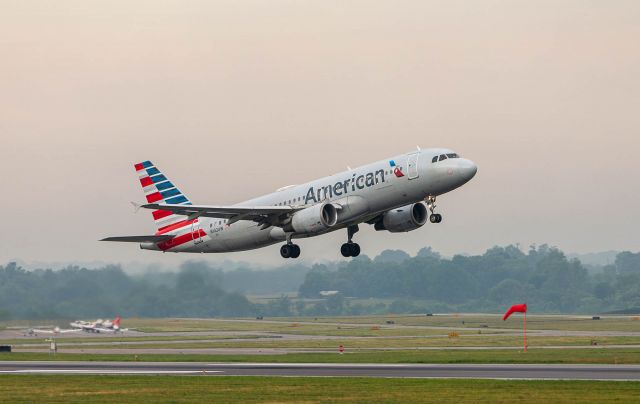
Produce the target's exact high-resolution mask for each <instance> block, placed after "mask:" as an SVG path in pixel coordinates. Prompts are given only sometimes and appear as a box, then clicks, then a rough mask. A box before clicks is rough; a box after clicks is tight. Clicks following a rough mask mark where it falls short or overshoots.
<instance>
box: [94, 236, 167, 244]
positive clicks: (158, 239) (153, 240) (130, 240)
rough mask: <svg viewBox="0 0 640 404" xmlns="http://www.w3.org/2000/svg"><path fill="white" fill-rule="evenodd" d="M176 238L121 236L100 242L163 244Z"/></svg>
mask: <svg viewBox="0 0 640 404" xmlns="http://www.w3.org/2000/svg"><path fill="white" fill-rule="evenodd" d="M173 237H174V236H171V235H162V236H119V237H107V238H103V239H102V240H100V241H119V242H124V243H161V242H163V241H168V240H171V239H172V238H173Z"/></svg>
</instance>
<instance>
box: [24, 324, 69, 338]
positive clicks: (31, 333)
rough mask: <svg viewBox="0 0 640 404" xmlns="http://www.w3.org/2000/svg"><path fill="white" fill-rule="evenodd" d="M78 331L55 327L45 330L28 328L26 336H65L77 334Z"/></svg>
mask: <svg viewBox="0 0 640 404" xmlns="http://www.w3.org/2000/svg"><path fill="white" fill-rule="evenodd" d="M79 331H80V330H78V329H75V328H74V329H61V328H60V327H58V326H56V327H53V328H47V329H38V328H29V330H28V331H27V335H29V336H36V337H37V336H38V334H52V335H60V334H67V333H70V332H79Z"/></svg>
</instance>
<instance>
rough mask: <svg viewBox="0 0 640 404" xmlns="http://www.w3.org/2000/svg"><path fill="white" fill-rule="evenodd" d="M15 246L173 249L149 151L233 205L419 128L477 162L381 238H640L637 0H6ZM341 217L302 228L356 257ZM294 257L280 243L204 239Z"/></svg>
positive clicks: (565, 242) (585, 247)
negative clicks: (144, 241)
mask: <svg viewBox="0 0 640 404" xmlns="http://www.w3.org/2000/svg"><path fill="white" fill-rule="evenodd" d="M0 9H1V10H2V11H1V12H0V55H1V61H0V62H1V63H0V139H1V140H2V143H1V145H2V147H1V149H0V173H1V174H0V178H2V179H3V182H4V187H3V190H4V192H3V197H2V198H1V200H0V207H1V208H2V209H1V211H2V215H3V220H2V223H3V229H2V232H0V262H6V261H7V260H10V259H15V258H20V259H23V260H26V261H69V260H77V261H91V260H102V261H112V262H128V261H132V260H137V261H157V262H165V263H177V262H180V261H181V260H184V259H189V258H203V257H202V256H193V255H188V254H187V255H169V254H165V255H162V254H158V253H153V252H149V251H140V250H139V249H138V248H137V246H135V245H127V244H107V243H98V242H97V241H96V240H97V239H99V238H102V237H103V236H107V235H127V234H150V233H152V231H153V230H154V227H153V224H152V221H151V219H150V215H149V214H148V213H146V212H140V213H138V214H135V215H134V214H133V213H132V208H131V206H130V205H129V201H131V200H136V201H142V200H143V197H142V193H141V190H140V189H139V186H138V183H137V178H136V175H135V173H134V170H133V166H132V164H133V163H134V162H137V161H140V160H146V159H150V160H152V161H153V162H154V163H156V164H157V165H158V166H159V167H160V168H161V170H163V171H164V172H165V173H166V174H167V176H169V177H170V178H171V179H172V180H173V181H174V182H176V183H177V184H178V185H179V186H180V188H181V190H182V191H183V192H184V193H186V194H187V195H188V196H189V197H190V198H191V199H192V200H193V201H194V203H201V204H230V203H234V202H237V201H240V200H243V199H248V198H250V197H253V196H256V195H259V194H263V193H267V192H271V191H272V190H275V189H276V188H278V187H281V186H284V185H288V184H295V183H299V182H303V181H306V180H311V179H314V178H316V177H321V176H324V175H327V174H331V173H335V172H338V171H341V170H343V169H344V167H345V166H347V165H351V166H357V165H359V164H364V163H367V162H371V161H375V160H378V159H382V158H385V157H387V156H391V155H394V154H398V153H402V152H406V151H408V150H411V149H413V148H415V146H416V145H420V146H421V147H423V148H425V147H435V146H441V147H450V148H453V149H455V150H456V151H458V152H459V153H461V154H463V155H464V156H465V157H468V158H470V159H472V160H474V161H475V162H476V163H477V164H478V165H479V172H478V175H477V176H476V178H475V179H474V180H473V181H472V182H471V183H469V184H467V185H466V186H464V187H463V188H461V189H460V190H458V191H455V192H453V193H451V194H448V195H445V196H443V197H441V198H440V204H439V209H440V213H442V214H443V216H444V220H443V223H441V224H439V225H426V226H425V227H424V228H422V229H420V230H417V231H415V232H411V233H407V234H389V233H382V232H374V231H373V229H370V228H369V226H366V227H367V228H366V229H363V231H361V233H359V234H358V238H357V239H358V242H359V243H360V244H361V246H362V248H363V251H364V252H365V253H366V254H369V255H375V254H377V253H378V252H379V251H380V250H382V249H385V248H402V249H405V250H407V251H409V252H415V251H417V250H418V249H419V248H420V247H422V246H424V245H431V246H433V247H434V248H435V249H436V250H438V251H441V252H442V253H445V254H453V253H457V252H468V253H477V252H481V251H483V250H484V249H486V248H487V247H490V246H493V245H496V244H500V245H502V244H508V243H515V242H519V243H521V245H522V246H523V247H526V246H528V245H529V244H531V243H538V244H539V243H545V242H546V243H550V244H553V245H557V246H559V247H560V248H562V249H564V250H566V251H570V252H589V251H601V250H609V249H630V250H634V251H637V250H638V245H639V242H640V237H639V232H638V229H637V224H638V223H639V222H640V220H639V219H640V213H639V212H640V209H639V208H638V202H640V188H639V187H638V178H639V174H640V168H639V167H638V154H639V152H640V139H639V137H638V136H639V134H640V112H639V109H638V107H639V106H640V45H639V44H640V42H639V39H640V2H637V1H610V2H604V1H585V0H581V1H536V2H531V1H451V0H443V1H436V2H433V1H422V0H416V1H376V2H371V1H343V0H340V1H333V0H322V1H280V0H268V1H236V0H233V1H231V0H229V1H201V2H199V1H157V0H154V1H131V0H127V1H101V2H98V1H85V0H80V1H0ZM344 238H345V235H344V234H342V232H339V233H336V234H333V235H328V236H322V237H319V238H313V239H308V240H302V241H301V242H300V244H301V246H302V248H303V257H306V258H308V259H312V260H315V259H338V258H339V251H338V250H339V246H340V244H341V243H342V242H343V239H344ZM206 258H207V259H211V260H221V259H239V260H247V261H261V262H280V257H279V254H278V252H277V246H275V247H269V248H266V249H262V250H258V251H255V252H250V253H239V254H226V255H218V256H213V255H211V256H208V257H206Z"/></svg>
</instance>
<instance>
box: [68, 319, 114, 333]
mask: <svg viewBox="0 0 640 404" xmlns="http://www.w3.org/2000/svg"><path fill="white" fill-rule="evenodd" d="M120 321H121V318H120V316H118V317H116V318H115V319H113V321H111V320H102V319H97V320H95V321H82V320H77V321H74V322H72V323H69V325H70V326H71V327H73V328H74V329H77V330H79V331H86V332H95V333H101V332H104V333H109V332H112V333H116V332H124V331H127V329H126V328H125V329H121V328H120Z"/></svg>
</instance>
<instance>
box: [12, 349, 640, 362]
mask: <svg viewBox="0 0 640 404" xmlns="http://www.w3.org/2000/svg"><path fill="white" fill-rule="evenodd" d="M136 359H137V360H139V361H147V362H278V363H287V362H291V363H566V364H575V363H584V364H596V363H600V364H640V349H631V348H630V349H626V348H625V349H623V348H619V349H617V348H616V349H614V348H607V349H542V348H538V349H529V351H528V352H526V353H525V352H522V351H518V350H506V349H502V350H500V349H492V350H428V351H425V350H421V351H418V350H399V351H374V352H351V351H350V350H349V348H348V347H347V351H346V353H345V354H344V355H339V354H338V353H337V352H335V353H291V354H282V355H208V354H204V355H198V354H138V355H137V356H136V355H133V354H75V353H58V354H57V355H55V356H50V355H49V354H48V353H40V352H13V353H0V361H6V360H16V361H17V360H21V361H27V360H70V361H134V360H136Z"/></svg>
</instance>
